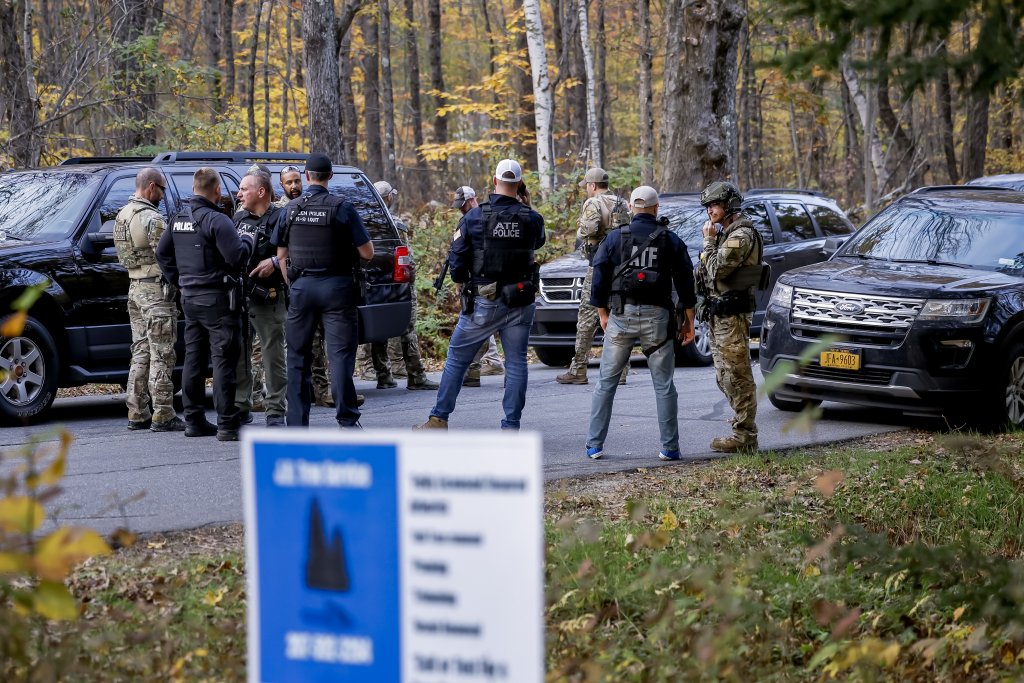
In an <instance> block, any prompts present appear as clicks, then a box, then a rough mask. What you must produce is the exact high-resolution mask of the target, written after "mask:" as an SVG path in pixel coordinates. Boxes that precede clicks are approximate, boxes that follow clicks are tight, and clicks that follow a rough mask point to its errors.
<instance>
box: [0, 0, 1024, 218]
mask: <svg viewBox="0 0 1024 683" xmlns="http://www.w3.org/2000/svg"><path fill="white" fill-rule="evenodd" d="M1022 16H1024V2H1022V0H1002V1H1000V0H995V1H993V0H929V2H922V1H920V0H917V1H915V2H900V1H898V0H872V1H871V2H868V1H866V0H775V1H774V2H773V1H770V0H589V1H588V0H551V1H550V2H543V3H541V2H540V1H539V0H457V1H451V0H449V1H445V2H441V0H376V1H368V0H338V3H337V4H332V3H331V2H307V3H305V4H303V3H301V2H298V1H293V0H253V1H250V2H238V1H236V0H220V1H216V0H215V1H210V0H112V1H109V2H96V1H95V0H0V41H2V42H0V75H2V76H3V80H4V82H5V84H6V85H5V88H4V89H3V91H2V92H0V115H2V119H3V128H2V129H0V165H6V166H10V167H25V166H36V165H49V164H55V163H58V162H59V161H61V160H62V159H64V158H66V157H68V156H72V155H99V156H105V155H112V154H133V155H149V154H155V153H156V152H158V151H162V150H168V149H209V150H228V149H249V150H258V151H309V150H311V149H314V150H323V151H327V152H329V153H331V154H332V156H334V158H335V159H336V160H337V161H346V162H348V163H352V164H355V165H358V166H359V167H361V168H363V169H364V170H365V171H366V173H367V174H368V175H369V177H370V178H371V179H374V180H376V179H380V178H384V179H388V180H389V181H391V182H392V184H393V185H395V186H396V187H397V188H399V189H400V192H401V194H402V197H403V200H402V205H401V206H400V208H401V209H402V210H403V211H416V210H418V209H419V208H421V207H423V206H424V204H426V203H427V202H428V201H430V200H439V201H445V200H446V199H447V198H448V196H449V195H450V193H451V191H452V190H453V189H454V187H456V186H457V185H460V184H470V185H473V186H474V187H476V188H477V189H478V191H479V190H482V189H483V188H484V187H485V186H486V185H487V184H488V182H489V173H490V169H491V168H492V167H493V166H492V165H493V163H494V162H495V161H496V160H497V159H500V158H502V157H504V156H512V157H514V158H518V159H520V160H521V161H522V162H523V164H524V166H525V167H526V168H527V169H532V170H533V174H532V175H531V176H530V178H529V182H530V184H531V186H532V189H534V191H535V192H539V194H540V195H541V196H540V199H541V201H544V202H547V203H548V204H549V205H556V204H557V205H561V206H562V207H564V208H565V210H566V213H565V215H564V217H565V218H566V219H570V218H571V215H570V214H571V211H572V210H571V208H570V207H572V206H578V204H579V202H578V200H579V198H580V194H579V193H580V190H578V189H577V188H576V185H575V181H576V180H578V179H579V177H581V175H582V173H583V172H584V171H585V169H586V168H587V167H588V166H589V165H595V164H596V165H602V166H604V167H605V168H607V169H609V170H611V171H613V179H612V184H613V186H614V188H615V189H616V190H617V191H619V192H620V193H623V194H625V193H628V191H629V189H630V187H631V186H632V185H634V184H636V183H639V182H641V181H644V182H648V183H652V184H654V185H655V186H656V187H658V188H659V189H660V190H661V191H670V190H672V191H695V190H699V189H700V188H701V187H702V186H703V185H704V184H705V183H707V182H709V181H711V180H714V179H718V178H722V177H727V178H731V179H733V180H735V181H737V182H738V184H739V185H740V187H741V188H743V189H746V188H753V187H806V188H813V189H819V190H822V191H824V192H825V193H827V194H829V195H831V196H833V197H835V198H836V199H837V200H838V201H839V203H840V204H841V205H842V206H843V207H844V208H846V209H847V210H848V211H851V213H852V214H853V217H854V218H855V219H857V218H864V217H865V216H866V215H868V214H870V213H871V212H873V210H874V209H876V208H877V207H878V206H879V205H881V204H883V203H884V202H885V201H887V200H889V199H892V198H893V197H895V196H898V195H899V194H901V193H903V192H906V191H909V190H910V189H913V188H914V187H916V186H919V185H922V184H936V183H958V182H963V181H964V180H967V179H970V178H973V177H976V176H979V175H982V174H984V173H994V172H1005V171H1013V170H1024V151H1022V149H1024V145H1022V137H1024V128H1022V126H1021V115H1022V107H1021V103H1022V96H1024V88H1022V85H1024V84H1022V80H1021V65H1022V60H1024V56H1022V55H1024V45H1022V38H1021V36H1022V34H1024V29H1022ZM304 38H305V40H304ZM311 111H312V114H313V115H312V116H311V115H310V112H311ZM311 121H312V124H311ZM570 225H571V222H570V223H569V225H567V226H565V227H566V230H570V229H571V228H570V227H569V226H570Z"/></svg>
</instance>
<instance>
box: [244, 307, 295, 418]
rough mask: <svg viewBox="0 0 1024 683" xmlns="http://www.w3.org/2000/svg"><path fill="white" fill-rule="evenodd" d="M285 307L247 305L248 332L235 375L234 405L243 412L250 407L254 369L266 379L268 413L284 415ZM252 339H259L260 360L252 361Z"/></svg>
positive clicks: (285, 376)
mask: <svg viewBox="0 0 1024 683" xmlns="http://www.w3.org/2000/svg"><path fill="white" fill-rule="evenodd" d="M287 313H288V309H287V306H286V305H285V303H284V302H283V301H281V302H278V303H275V304H262V303H252V302H250V304H249V321H248V326H247V327H248V332H249V334H248V335H245V334H243V335H242V352H241V353H240V354H239V356H238V366H237V368H236V370H235V376H236V377H237V378H238V384H237V385H236V387H235V405H237V406H238V407H239V408H240V409H241V410H242V412H248V411H250V410H251V409H252V404H253V399H252V397H253V393H254V389H255V388H256V386H257V385H256V379H255V376H256V371H257V369H258V370H259V374H260V376H261V378H260V379H261V381H260V388H261V389H262V388H263V387H262V385H263V378H266V400H265V401H264V405H265V407H266V412H267V415H279V416H282V417H283V416H284V414H285V392H286V390H287V381H288V377H287V369H286V365H285V348H284V321H285V317H286V316H287ZM255 340H259V342H260V353H259V360H258V361H257V360H255V358H256V353H255V346H256V344H255Z"/></svg>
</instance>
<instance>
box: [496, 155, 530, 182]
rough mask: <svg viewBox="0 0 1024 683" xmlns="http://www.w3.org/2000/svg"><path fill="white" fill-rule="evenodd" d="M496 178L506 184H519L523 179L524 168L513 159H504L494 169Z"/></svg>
mask: <svg viewBox="0 0 1024 683" xmlns="http://www.w3.org/2000/svg"><path fill="white" fill-rule="evenodd" d="M494 178H495V180H502V181H504V182H506V183H518V182H519V181H520V180H522V179H523V167H522V166H520V165H519V163H518V162H516V161H513V160H511V159H502V160H501V161H499V162H498V167H497V168H496V169H494Z"/></svg>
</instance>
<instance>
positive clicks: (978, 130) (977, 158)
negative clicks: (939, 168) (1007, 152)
mask: <svg viewBox="0 0 1024 683" xmlns="http://www.w3.org/2000/svg"><path fill="white" fill-rule="evenodd" d="M988 108H989V94H988V93H971V95H970V97H969V98H968V100H967V123H966V124H965V125H964V152H963V154H964V159H963V161H964V173H963V176H964V178H965V179H967V180H971V179H973V178H978V177H980V176H983V175H985V148H986V147H987V144H988Z"/></svg>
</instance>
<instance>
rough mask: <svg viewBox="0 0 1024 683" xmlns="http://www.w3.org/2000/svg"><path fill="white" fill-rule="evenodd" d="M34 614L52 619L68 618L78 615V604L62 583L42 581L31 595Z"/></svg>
mask: <svg viewBox="0 0 1024 683" xmlns="http://www.w3.org/2000/svg"><path fill="white" fill-rule="evenodd" d="M32 608H33V610H35V612H36V614H39V615H40V616H43V617H46V618H47V619H53V620H55V621H56V620H69V619H74V618H76V617H77V616H78V604H77V603H76V602H75V598H74V597H72V595H71V593H69V592H68V589H67V587H66V586H65V585H64V584H63V583H57V582H55V581H42V582H40V583H39V586H38V587H37V588H36V590H35V593H34V594H33V597H32Z"/></svg>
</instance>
